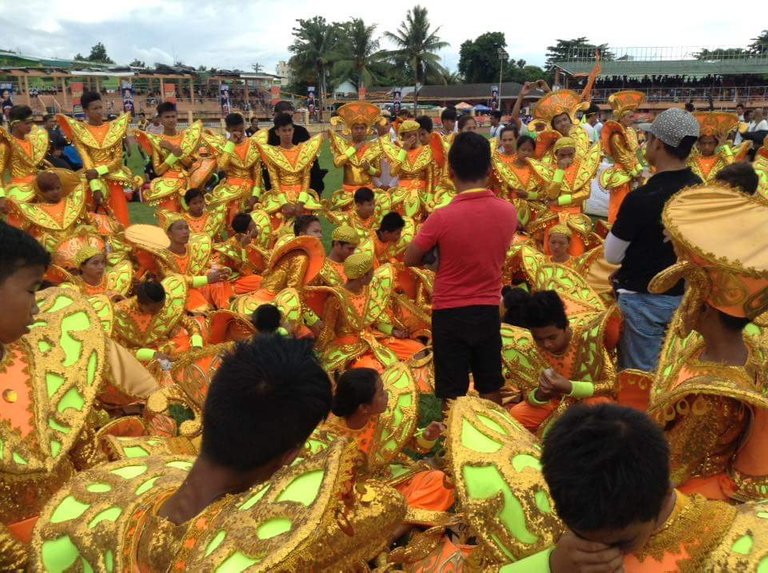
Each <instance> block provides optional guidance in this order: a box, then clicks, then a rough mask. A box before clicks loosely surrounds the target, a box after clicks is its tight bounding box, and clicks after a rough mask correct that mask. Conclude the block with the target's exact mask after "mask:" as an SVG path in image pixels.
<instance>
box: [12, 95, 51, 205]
mask: <svg viewBox="0 0 768 573" xmlns="http://www.w3.org/2000/svg"><path fill="white" fill-rule="evenodd" d="M33 120H34V118H33V114H32V108H30V107H29V106H26V105H15V106H13V107H12V108H11V110H10V112H9V113H8V122H9V123H8V129H9V131H10V133H9V132H8V131H6V130H5V128H4V127H0V212H2V210H3V207H4V204H5V198H6V197H7V198H9V199H13V200H14V201H18V202H19V203H23V202H26V201H31V200H32V199H33V198H34V196H35V185H34V183H35V176H36V175H37V170H38V167H39V166H40V164H41V163H43V158H44V157H45V154H46V153H47V152H48V131H46V130H45V129H41V128H39V127H36V126H35V125H34V121H33ZM6 174H8V176H9V180H7V179H6Z"/></svg>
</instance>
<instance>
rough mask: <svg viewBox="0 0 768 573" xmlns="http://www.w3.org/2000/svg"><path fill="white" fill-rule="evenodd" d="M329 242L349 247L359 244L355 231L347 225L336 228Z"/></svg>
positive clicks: (358, 236)
mask: <svg viewBox="0 0 768 573" xmlns="http://www.w3.org/2000/svg"><path fill="white" fill-rule="evenodd" d="M331 240H332V241H339V242H340V243H349V244H351V245H358V244H360V235H358V234H357V231H355V230H354V229H353V228H352V227H350V226H349V225H342V226H341V227H336V228H335V229H334V230H333V235H332V237H331Z"/></svg>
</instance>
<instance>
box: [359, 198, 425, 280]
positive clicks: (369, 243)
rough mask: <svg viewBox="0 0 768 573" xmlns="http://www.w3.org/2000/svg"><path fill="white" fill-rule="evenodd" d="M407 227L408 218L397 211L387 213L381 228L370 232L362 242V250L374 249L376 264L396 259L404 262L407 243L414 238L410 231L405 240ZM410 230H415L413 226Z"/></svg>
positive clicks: (382, 220)
mask: <svg viewBox="0 0 768 573" xmlns="http://www.w3.org/2000/svg"><path fill="white" fill-rule="evenodd" d="M405 229H406V220H405V219H404V218H403V217H401V216H400V214H399V213H396V212H395V211H392V212H391V213H387V214H386V215H384V217H382V219H381V224H380V225H379V228H378V229H377V230H376V231H375V232H373V233H369V234H368V237H367V240H365V241H363V242H362V243H361V246H360V250H361V251H371V250H372V251H373V254H374V257H375V260H374V265H375V266H379V265H383V264H386V263H393V262H396V261H399V262H402V260H403V255H404V254H405V248H406V247H407V246H408V245H407V243H408V242H409V241H410V239H411V238H413V237H412V233H410V235H411V236H410V237H407V239H408V240H406V241H404V240H403V232H404V231H405ZM410 230H411V231H412V230H413V227H412V226H411V229H410Z"/></svg>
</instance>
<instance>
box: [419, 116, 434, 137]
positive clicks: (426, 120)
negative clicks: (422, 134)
mask: <svg viewBox="0 0 768 573" xmlns="http://www.w3.org/2000/svg"><path fill="white" fill-rule="evenodd" d="M416 123H418V124H419V129H423V130H424V131H426V132H427V133H432V128H433V125H432V118H431V117H429V116H427V115H420V116H419V117H417V118H416Z"/></svg>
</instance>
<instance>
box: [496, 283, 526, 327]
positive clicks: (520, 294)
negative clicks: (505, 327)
mask: <svg viewBox="0 0 768 573" xmlns="http://www.w3.org/2000/svg"><path fill="white" fill-rule="evenodd" d="M501 294H502V297H503V298H502V300H503V302H504V322H505V323H507V324H511V325H512V326H521V327H525V309H526V308H527V306H528V301H529V300H530V298H531V295H530V293H529V292H528V291H526V290H525V289H522V288H519V287H510V286H506V287H504V288H503V289H502V290H501Z"/></svg>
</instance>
